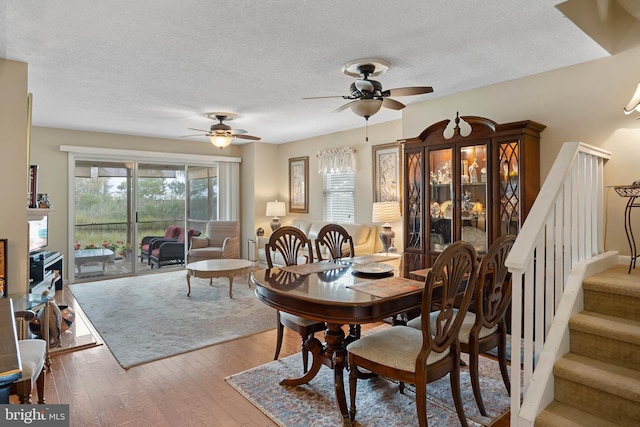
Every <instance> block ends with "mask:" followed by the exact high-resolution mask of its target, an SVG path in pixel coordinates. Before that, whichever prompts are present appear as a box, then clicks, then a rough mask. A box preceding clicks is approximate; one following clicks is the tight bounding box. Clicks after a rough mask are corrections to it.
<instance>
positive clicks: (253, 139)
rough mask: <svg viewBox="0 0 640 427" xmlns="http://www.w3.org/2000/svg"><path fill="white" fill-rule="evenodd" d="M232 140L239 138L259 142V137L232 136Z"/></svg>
mask: <svg viewBox="0 0 640 427" xmlns="http://www.w3.org/2000/svg"><path fill="white" fill-rule="evenodd" d="M232 136H233V137H234V138H240V139H250V140H251V141H260V139H261V138H260V137H259V136H253V135H232Z"/></svg>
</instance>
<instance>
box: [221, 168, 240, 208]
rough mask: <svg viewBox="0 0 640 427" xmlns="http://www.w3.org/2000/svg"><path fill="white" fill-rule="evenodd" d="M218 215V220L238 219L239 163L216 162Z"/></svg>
mask: <svg viewBox="0 0 640 427" xmlns="http://www.w3.org/2000/svg"><path fill="white" fill-rule="evenodd" d="M218 192H219V193H218V216H219V218H218V219H219V220H220V221H234V220H237V219H240V213H239V207H240V164H239V163H235V162H219V163H218Z"/></svg>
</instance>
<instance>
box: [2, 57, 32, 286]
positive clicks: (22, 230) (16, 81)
mask: <svg viewBox="0 0 640 427" xmlns="http://www.w3.org/2000/svg"><path fill="white" fill-rule="evenodd" d="M27 96H28V89H27V64H25V63H22V62H15V61H8V60H5V59H2V58H0V152H1V153H2V156H0V158H2V163H1V166H0V182H1V183H2V184H0V186H1V187H0V188H2V190H1V191H0V206H1V207H2V208H1V209H0V239H8V249H7V255H8V266H7V267H8V269H7V291H8V293H9V294H14V293H18V294H20V293H24V292H25V291H26V289H27V269H28V263H27V255H28V252H29V249H28V246H27V206H28V198H27V194H28V189H29V180H28V164H29V163H28V160H27V128H28V126H27V105H28V104H27Z"/></svg>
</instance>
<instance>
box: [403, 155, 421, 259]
mask: <svg viewBox="0 0 640 427" xmlns="http://www.w3.org/2000/svg"><path fill="white" fill-rule="evenodd" d="M423 152H424V151H423V150H422V149H420V150H417V151H410V150H405V165H406V166H405V167H406V172H405V174H406V177H407V180H406V189H405V191H406V192H405V195H406V196H405V197H406V202H405V203H406V204H405V209H406V215H407V218H406V219H405V224H406V237H405V239H406V241H405V243H404V244H405V248H407V249H417V250H419V251H420V252H423V251H424V247H423V246H422V245H423V240H422V214H423V212H422V206H423V203H424V199H423V192H422V189H423V187H424V183H423V170H424V165H423Z"/></svg>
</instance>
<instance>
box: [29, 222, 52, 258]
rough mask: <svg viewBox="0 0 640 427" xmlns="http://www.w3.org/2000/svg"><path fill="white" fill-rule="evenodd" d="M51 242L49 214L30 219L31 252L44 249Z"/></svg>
mask: <svg viewBox="0 0 640 427" xmlns="http://www.w3.org/2000/svg"><path fill="white" fill-rule="evenodd" d="M48 244H49V216H48V215H45V216H43V217H42V219H38V220H29V253H31V254H33V253H36V252H40V251H42V250H44V248H46V247H47V245H48Z"/></svg>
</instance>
